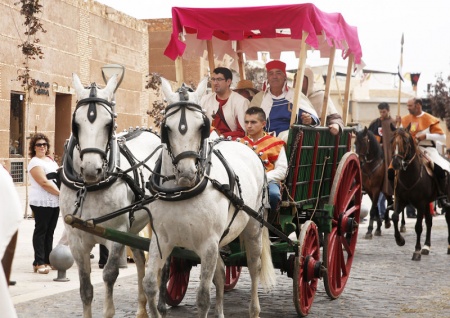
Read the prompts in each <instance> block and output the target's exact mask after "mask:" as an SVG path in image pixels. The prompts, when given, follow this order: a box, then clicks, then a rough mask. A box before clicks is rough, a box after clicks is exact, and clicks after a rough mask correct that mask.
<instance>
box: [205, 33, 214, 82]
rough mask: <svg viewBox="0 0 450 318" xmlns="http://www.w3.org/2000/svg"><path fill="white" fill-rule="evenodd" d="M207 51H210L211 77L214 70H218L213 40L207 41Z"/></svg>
mask: <svg viewBox="0 0 450 318" xmlns="http://www.w3.org/2000/svg"><path fill="white" fill-rule="evenodd" d="M206 49H207V51H208V62H209V77H211V76H212V73H213V71H214V69H215V68H216V63H214V49H213V45H212V40H206Z"/></svg>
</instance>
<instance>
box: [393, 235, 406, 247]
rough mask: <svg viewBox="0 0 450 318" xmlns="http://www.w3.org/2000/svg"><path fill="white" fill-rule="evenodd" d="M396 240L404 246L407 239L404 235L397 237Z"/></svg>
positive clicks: (399, 244)
mask: <svg viewBox="0 0 450 318" xmlns="http://www.w3.org/2000/svg"><path fill="white" fill-rule="evenodd" d="M395 242H396V243H397V245H398V246H403V245H405V239H404V238H403V237H401V236H400V237H396V238H395Z"/></svg>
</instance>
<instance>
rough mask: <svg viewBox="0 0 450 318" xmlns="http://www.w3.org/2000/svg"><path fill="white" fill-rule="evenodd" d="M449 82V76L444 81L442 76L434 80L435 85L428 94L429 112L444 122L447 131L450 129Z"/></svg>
mask: <svg viewBox="0 0 450 318" xmlns="http://www.w3.org/2000/svg"><path fill="white" fill-rule="evenodd" d="M449 81H450V76H449V77H447V80H446V81H444V79H443V77H442V74H439V75H438V76H437V78H436V83H435V84H434V85H433V92H432V93H429V99H430V104H431V110H432V112H433V115H435V116H437V117H439V118H440V119H442V120H445V125H446V126H447V129H450V95H449V87H448V86H447V83H449Z"/></svg>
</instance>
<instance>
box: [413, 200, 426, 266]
mask: <svg viewBox="0 0 450 318" xmlns="http://www.w3.org/2000/svg"><path fill="white" fill-rule="evenodd" d="M427 205H428V204H427ZM422 221H423V206H420V209H417V220H416V226H415V227H414V229H415V231H416V246H415V250H414V254H413V257H412V260H413V261H420V259H421V254H420V250H421V249H422V246H421V244H420V236H421V235H422V231H423V227H422Z"/></svg>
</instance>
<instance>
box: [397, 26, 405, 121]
mask: <svg viewBox="0 0 450 318" xmlns="http://www.w3.org/2000/svg"><path fill="white" fill-rule="evenodd" d="M404 42H405V38H404V34H403V33H402V40H401V42H400V43H401V49H400V66H399V70H398V76H399V79H398V102H397V116H400V99H401V98H400V97H401V94H402V74H401V72H402V69H403V43H404ZM397 125H398V124H397Z"/></svg>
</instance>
